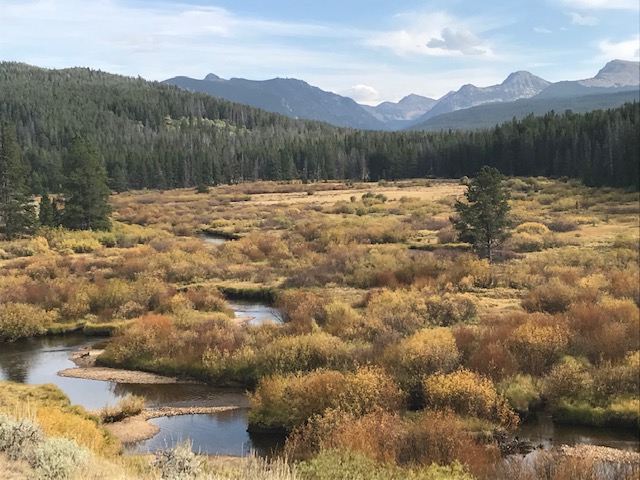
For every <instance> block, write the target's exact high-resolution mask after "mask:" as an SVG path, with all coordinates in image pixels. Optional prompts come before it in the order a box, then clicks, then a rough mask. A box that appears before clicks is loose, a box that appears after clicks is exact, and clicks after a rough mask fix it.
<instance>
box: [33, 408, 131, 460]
mask: <svg viewBox="0 0 640 480" xmlns="http://www.w3.org/2000/svg"><path fill="white" fill-rule="evenodd" d="M36 419H37V421H38V424H39V425H40V427H41V428H42V430H43V431H44V433H45V434H46V435H47V436H50V437H63V438H67V439H69V440H74V441H75V442H76V443H77V444H78V445H80V446H82V447H87V448H88V449H90V450H91V451H93V452H94V453H97V454H99V455H102V456H111V455H115V454H116V453H117V452H118V451H119V450H120V446H119V445H118V442H117V441H115V440H114V439H112V438H111V437H109V436H108V434H107V433H106V432H105V431H104V430H102V429H101V428H99V427H98V425H97V424H96V422H94V421H92V420H89V419H87V418H84V417H83V416H81V415H79V414H77V413H73V412H64V411H61V410H60V409H59V408H58V407H40V408H38V409H37V410H36Z"/></svg>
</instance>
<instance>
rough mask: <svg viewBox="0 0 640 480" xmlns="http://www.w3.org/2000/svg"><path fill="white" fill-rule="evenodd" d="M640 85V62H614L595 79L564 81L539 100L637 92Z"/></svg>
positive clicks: (545, 92)
mask: <svg viewBox="0 0 640 480" xmlns="http://www.w3.org/2000/svg"><path fill="white" fill-rule="evenodd" d="M639 85H640V62H628V61H624V60H612V61H611V62H609V63H607V64H606V65H605V66H604V67H603V68H602V69H601V70H600V71H599V72H598V73H597V75H596V76H595V77H593V78H588V79H586V80H577V81H563V82H557V83H554V84H552V85H550V86H549V87H548V88H547V89H545V90H544V91H542V92H540V94H539V95H538V97H539V98H566V97H577V96H583V95H592V94H597V93H611V92H615V91H628V90H635V91H637V90H638V88H639Z"/></svg>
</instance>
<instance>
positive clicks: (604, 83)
mask: <svg viewBox="0 0 640 480" xmlns="http://www.w3.org/2000/svg"><path fill="white" fill-rule="evenodd" d="M579 83H580V85H583V86H585V87H607V88H611V87H624V86H633V85H640V62H630V61H627V60H611V61H610V62H609V63H607V64H606V65H605V66H604V67H602V68H601V69H600V71H599V72H598V73H597V74H596V76H595V77H593V78H589V79H587V80H580V82H579Z"/></svg>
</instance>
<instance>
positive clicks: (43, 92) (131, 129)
mask: <svg viewBox="0 0 640 480" xmlns="http://www.w3.org/2000/svg"><path fill="white" fill-rule="evenodd" d="M639 110H640V109H639V106H638V104H637V103H633V104H627V105H625V106H623V107H620V108H616V109H612V110H606V111H594V112H591V113H587V114H581V115H576V114H573V113H571V112H565V113H562V114H556V113H554V112H550V113H548V114H547V115H545V116H543V117H533V116H529V117H527V118H524V119H523V120H521V121H513V122H507V123H504V124H502V125H499V126H496V127H494V128H492V129H486V130H478V131H472V132H466V131H459V132H438V133H433V132H421V131H405V132H374V131H358V130H351V129H342V128H337V127H333V126H330V125H327V124H324V123H319V122H311V121H303V120H293V119H290V118H287V117H284V116H281V115H277V114H273V113H268V112H264V111H261V110H257V109H254V108H251V107H248V106H244V105H237V104H232V103H229V102H226V101H223V100H220V99H216V98H213V97H209V96H206V95H203V94H197V93H191V92H187V91H182V90H179V89H178V88H176V87H173V86H168V85H164V84H160V83H157V82H147V81H144V80H142V79H133V78H127V77H121V76H118V75H110V74H106V73H103V72H97V71H92V70H89V69H79V68H77V69H68V70H60V71H53V70H45V69H39V68H35V67H30V66H27V65H22V64H16V63H0V119H4V120H7V121H9V122H10V123H12V124H13V125H15V127H16V132H17V138H18V142H19V144H20V146H21V148H22V152H23V158H24V160H25V161H26V162H27V163H28V164H29V165H30V166H31V175H30V185H31V189H32V191H33V192H36V193H42V192H44V191H48V192H60V191H61V189H62V186H63V183H64V177H65V175H64V168H63V163H64V162H63V158H64V155H65V152H66V151H67V149H68V148H69V146H70V145H71V143H72V141H73V139H74V137H75V136H76V135H78V134H80V135H82V136H83V138H85V139H86V140H87V141H89V142H90V143H91V144H93V145H94V146H95V147H96V150H97V152H99V155H100V156H101V158H103V159H104V165H105V167H106V170H107V175H108V182H109V185H110V187H111V188H112V189H113V190H116V191H123V190H126V189H129V188H135V189H138V188H161V189H164V188H175V187H187V186H196V185H199V184H202V185H207V184H213V183H234V182H243V181H251V180H257V179H266V180H286V179H302V180H308V181H318V180H325V179H354V180H367V179H368V180H380V179H386V180H394V179H400V178H410V177H424V176H438V177H460V176H463V175H473V174H474V173H475V172H477V171H478V170H479V169H480V168H481V167H482V166H483V165H490V166H492V167H495V168H497V169H498V170H500V172H502V173H503V174H505V175H518V176H529V175H544V176H551V177H561V176H567V177H573V178H580V179H583V180H584V181H585V182H586V183H588V184H591V185H613V186H633V187H635V188H638V187H639V186H640V185H639V183H640V180H639V175H640V174H639V170H638V164H639V163H640V162H638V151H639V150H640V143H639V138H638V137H639V135H638V128H639V123H640V122H639V120H640V111H639Z"/></svg>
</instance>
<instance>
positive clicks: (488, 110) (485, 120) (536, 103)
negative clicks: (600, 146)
mask: <svg viewBox="0 0 640 480" xmlns="http://www.w3.org/2000/svg"><path fill="white" fill-rule="evenodd" d="M632 101H640V92H638V89H633V90H627V91H618V92H614V93H599V94H595V95H584V96H581V97H572V98H551V99H548V98H539V97H534V98H529V99H523V100H518V101H515V102H510V103H501V104H490V105H481V106H478V107H473V108H468V109H466V110H458V111H456V112H450V113H446V114H443V115H438V116H437V117H433V118H430V119H429V120H427V121H425V122H422V123H420V124H418V125H415V126H413V127H411V129H412V130H429V131H439V130H473V129H478V128H489V127H493V126H495V125H497V124H499V123H502V122H505V121H509V120H511V119H513V118H516V119H521V118H524V117H526V116H527V115H530V114H532V113H533V114H534V115H544V114H545V113H547V112H549V111H551V110H555V111H556V112H557V113H562V112H564V111H566V110H572V111H573V112H574V113H583V112H589V111H592V110H598V109H607V108H615V107H619V106H620V105H623V104H624V103H625V102H632Z"/></svg>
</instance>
